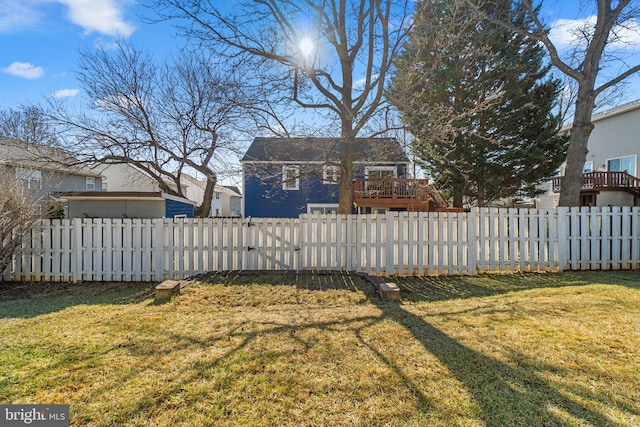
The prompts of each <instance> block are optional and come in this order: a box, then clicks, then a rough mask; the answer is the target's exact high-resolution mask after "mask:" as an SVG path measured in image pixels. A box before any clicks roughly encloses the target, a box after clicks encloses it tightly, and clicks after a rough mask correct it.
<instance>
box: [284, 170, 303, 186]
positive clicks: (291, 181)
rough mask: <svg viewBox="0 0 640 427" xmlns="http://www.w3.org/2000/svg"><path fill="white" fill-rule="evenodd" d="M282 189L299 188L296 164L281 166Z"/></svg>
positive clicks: (298, 171)
mask: <svg viewBox="0 0 640 427" xmlns="http://www.w3.org/2000/svg"><path fill="white" fill-rule="evenodd" d="M282 189H283V190H299V189H300V168H299V167H297V166H288V165H285V166H282Z"/></svg>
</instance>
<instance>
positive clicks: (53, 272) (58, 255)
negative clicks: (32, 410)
mask: <svg viewBox="0 0 640 427" xmlns="http://www.w3.org/2000/svg"><path fill="white" fill-rule="evenodd" d="M639 267H640V208H638V207H634V208H628V207H623V208H617V207H613V208H591V209H588V208H584V209H571V210H569V209H566V208H557V209H549V210H541V209H540V210H529V209H474V210H472V211H471V212H469V213H422V212H420V213H418V212H388V213H387V214H386V215H302V216H300V217H299V218H295V219H288V218H285V219H283V218H244V219H242V218H236V219H231V218H207V219H175V220H173V219H139V220H131V219H74V220H51V221H48V220H47V221H42V222H41V223H40V224H39V225H38V226H36V227H35V228H34V229H33V231H32V233H31V234H30V235H29V236H28V238H27V239H25V242H24V245H23V247H22V248H21V250H20V252H19V253H18V254H17V255H16V256H15V258H14V262H13V264H12V265H11V266H10V268H9V269H8V270H7V271H6V272H5V274H4V275H3V277H2V278H3V280H22V281H123V280H124V281H160V280H163V279H167V278H171V279H181V278H185V277H189V276H193V275H196V274H198V273H202V272H209V271H221V270H347V271H362V272H366V273H369V274H376V275H381V276H385V275H463V274H476V273H478V272H502V271H561V270H609V269H637V268H639Z"/></svg>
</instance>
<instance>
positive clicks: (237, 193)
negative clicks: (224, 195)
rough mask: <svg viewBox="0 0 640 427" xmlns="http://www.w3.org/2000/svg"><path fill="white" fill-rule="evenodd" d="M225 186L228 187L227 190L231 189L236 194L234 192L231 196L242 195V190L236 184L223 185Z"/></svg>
mask: <svg viewBox="0 0 640 427" xmlns="http://www.w3.org/2000/svg"><path fill="white" fill-rule="evenodd" d="M223 187H224V188H226V189H227V190H231V191H233V192H234V193H236V194H232V195H231V197H242V193H241V192H240V189H239V188H238V187H237V186H235V185H223Z"/></svg>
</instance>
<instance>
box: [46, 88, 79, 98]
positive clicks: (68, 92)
mask: <svg viewBox="0 0 640 427" xmlns="http://www.w3.org/2000/svg"><path fill="white" fill-rule="evenodd" d="M79 92H80V91H79V90H78V89H60V90H57V91H55V92H53V93H52V94H51V96H53V97H54V98H69V97H72V96H76V95H78V93H79Z"/></svg>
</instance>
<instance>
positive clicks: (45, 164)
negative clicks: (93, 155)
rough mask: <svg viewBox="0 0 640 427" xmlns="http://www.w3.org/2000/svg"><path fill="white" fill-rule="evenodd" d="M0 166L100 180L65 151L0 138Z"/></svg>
mask: <svg viewBox="0 0 640 427" xmlns="http://www.w3.org/2000/svg"><path fill="white" fill-rule="evenodd" d="M0 164H1V165H6V166H14V167H21V168H25V169H35V170H41V171H48V172H57V173H61V174H67V175H79V176H88V177H93V178H100V177H101V176H102V175H101V174H100V173H98V172H97V171H94V170H92V169H90V168H89V167H87V166H85V165H83V164H81V163H79V162H78V160H76V159H75V158H74V157H73V156H72V155H71V154H69V153H67V152H66V151H64V150H62V149H60V148H55V147H50V146H48V145H41V144H33V143H27V142H22V141H18V140H16V139H10V138H5V137H3V136H0Z"/></svg>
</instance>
